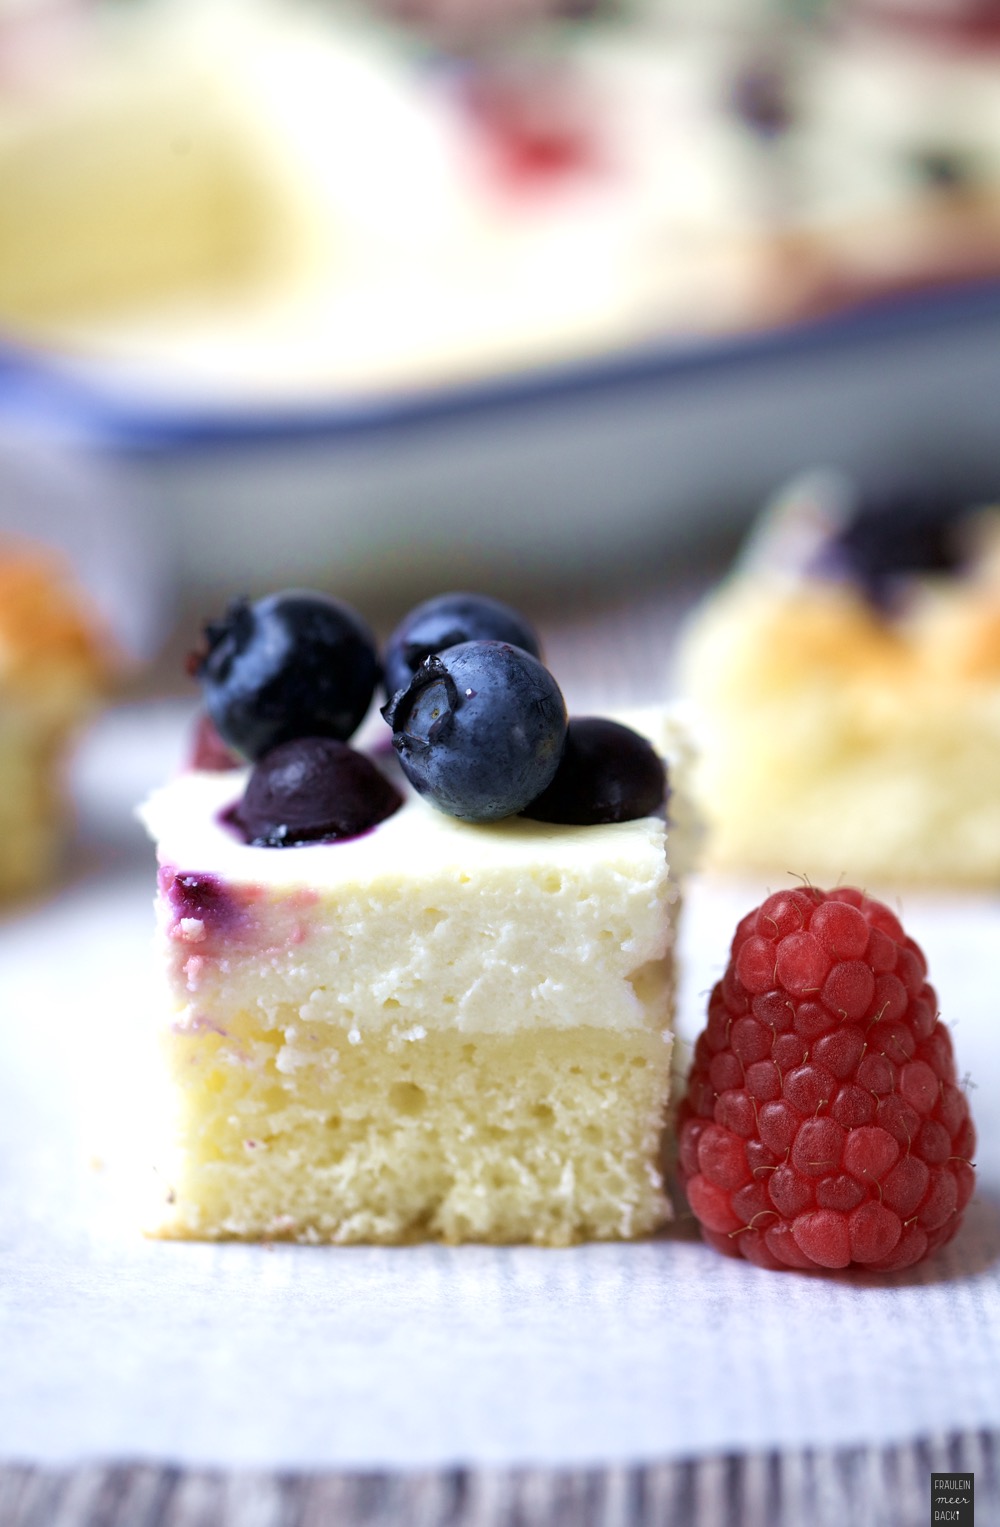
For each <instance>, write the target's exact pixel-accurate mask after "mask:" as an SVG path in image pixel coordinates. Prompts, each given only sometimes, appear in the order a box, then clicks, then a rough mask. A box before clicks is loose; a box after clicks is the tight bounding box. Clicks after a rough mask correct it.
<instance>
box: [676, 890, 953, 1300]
mask: <svg viewBox="0 0 1000 1527" xmlns="http://www.w3.org/2000/svg"><path fill="white" fill-rule="evenodd" d="M926 976H927V962H926V961H925V959H924V956H923V954H922V953H921V951H920V949H919V948H918V946H917V945H916V944H915V943H914V941H913V940H912V939H910V938H907V936H906V934H905V933H904V932H903V929H902V928H901V926H900V924H899V921H898V919H897V918H896V917H895V916H894V914H893V913H892V912H890V910H889V908H888V907H886V906H883V904H882V903H881V902H879V901H873V900H872V899H871V898H869V897H867V896H865V895H863V894H862V892H861V891H856V890H851V889H849V888H843V889H840V890H836V891H829V892H828V891H817V890H813V889H812V888H807V889H803V890H792V891H779V892H777V893H776V894H775V895H773V896H769V897H768V898H767V900H766V901H765V902H763V903H762V905H761V906H759V907H757V908H755V909H754V911H753V912H751V913H749V914H748V916H746V917H744V918H743V920H742V921H741V922H740V924H739V926H738V928H737V930H736V934H735V937H734V938H733V943H732V949H731V951H730V959H729V965H728V967H727V969H726V973H725V975H724V976H723V978H722V980H721V981H720V982H719V983H718V984H717V985H716V987H715V988H714V990H713V992H712V995H711V998H710V999H709V1004H708V1024H707V1026H706V1028H705V1029H704V1031H703V1032H702V1033H701V1035H700V1036H699V1038H698V1042H697V1045H696V1046H695V1052H694V1062H693V1065H692V1068H691V1075H690V1077H689V1079H688V1087H687V1094H686V1096H685V1098H684V1100H683V1102H682V1103H681V1107H680V1113H679V1118H678V1125H679V1161H680V1174H681V1180H682V1182H683V1183H684V1186H685V1188H686V1191H687V1196H688V1202H689V1203H690V1205H691V1208H692V1210H693V1211H694V1214H695V1216H696V1217H697V1219H698V1220H699V1221H700V1223H701V1227H702V1233H703V1234H704V1236H705V1239H706V1240H707V1241H709V1242H711V1244H712V1245H713V1246H715V1247H717V1248H718V1249H719V1250H720V1251H724V1252H726V1253H727V1254H728V1255H729V1256H744V1257H746V1258H747V1260H748V1261H750V1262H755V1263H757V1265H758V1266H760V1267H803V1268H815V1267H847V1266H848V1265H850V1264H855V1265H859V1266H863V1267H866V1268H871V1269H877V1270H878V1271H895V1270H896V1269H898V1268H902V1267H910V1266H912V1265H913V1263H915V1262H919V1261H920V1260H921V1259H922V1258H923V1257H926V1256H929V1255H930V1253H931V1252H933V1251H936V1250H937V1248H938V1247H939V1246H942V1245H943V1244H944V1243H945V1242H946V1241H949V1240H951V1238H952V1236H953V1235H954V1234H955V1232H956V1231H957V1229H958V1227H959V1225H960V1224H961V1221H962V1213H963V1211H964V1209H965V1206H966V1204H967V1203H968V1201H969V1198H970V1196H971V1194H972V1189H973V1186H974V1182H975V1175H974V1172H973V1168H972V1161H971V1157H972V1153H973V1150H974V1148H975V1139H976V1137H975V1130H974V1128H973V1125H972V1119H971V1117H970V1114H969V1105H968V1101H967V1099H966V1096H965V1093H964V1092H963V1091H962V1090H961V1089H960V1087H959V1086H958V1081H957V1077H956V1073H955V1061H954V1056H953V1054H952V1047H951V1036H950V1034H949V1032H948V1030H947V1029H946V1028H945V1027H944V1025H943V1024H942V1023H941V1022H940V1021H939V1019H938V1016H937V996H936V994H935V992H934V989H933V987H931V986H929V985H928V984H927V979H926Z"/></svg>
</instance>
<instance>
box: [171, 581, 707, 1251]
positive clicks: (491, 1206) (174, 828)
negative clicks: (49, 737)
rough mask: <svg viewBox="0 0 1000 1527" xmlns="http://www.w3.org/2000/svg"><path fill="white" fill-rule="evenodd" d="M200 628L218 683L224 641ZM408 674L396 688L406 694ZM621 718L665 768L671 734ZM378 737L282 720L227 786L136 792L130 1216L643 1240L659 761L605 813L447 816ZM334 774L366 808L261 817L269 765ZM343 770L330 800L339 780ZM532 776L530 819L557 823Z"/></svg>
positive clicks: (677, 759) (227, 1224) (660, 1072)
mask: <svg viewBox="0 0 1000 1527" xmlns="http://www.w3.org/2000/svg"><path fill="white" fill-rule="evenodd" d="M245 617H246V619H249V617H248V616H246V612H245V610H244V613H243V614H242V615H240V614H238V615H237V617H236V618H235V619H234V620H233V621H231V623H230V635H231V633H232V631H233V630H234V629H235V628H236V627H237V626H238V625H239V624H240V621H244V625H243V626H240V631H241V632H242V635H241V636H240V640H243V639H244V637H245V636H246V619H245ZM208 629H209V633H210V636H211V639H212V640H213V641H216V642H217V643H219V644H220V650H221V649H222V648H225V649H226V654H227V655H226V662H225V664H224V665H223V666H225V669H226V673H227V675H228V676H229V678H228V679H227V682H229V683H230V684H231V682H232V672H233V668H232V665H231V662H230V659H231V656H232V653H231V650H230V647H229V646H227V643H229V642H230V637H229V636H223V637H220V635H219V633H220V631H221V630H222V629H223V628H221V627H215V628H213V627H209V628H208ZM272 635H273V632H272ZM246 639H247V641H248V642H249V644H250V645H251V646H252V645H253V641H254V639H253V638H250V637H246ZM277 645H279V644H278V643H277V642H271V643H261V644H260V646H259V649H258V650H259V651H260V652H265V650H266V652H270V651H271V650H273V648H274V647H276V646H277ZM482 645H483V646H485V647H489V648H490V649H491V651H492V652H493V653H494V655H496V654H497V653H499V656H500V658H502V659H506V657H507V656H508V655H510V654H512V653H513V654H514V656H515V658H516V661H517V662H518V663H519V664H521V665H522V666H525V665H526V666H529V667H530V668H531V670H532V672H534V670H536V669H537V670H542V665H541V664H540V663H537V662H536V660H535V659H534V658H533V657H531V656H529V655H528V654H527V653H525V652H523V651H518V650H517V649H516V648H513V647H512V646H510V645H508V644H503V643H497V642H493V643H483V644H482ZM476 646H477V644H476V643H472V642H470V643H467V644H465V646H464V647H462V646H458V647H455V648H453V649H451V651H453V652H457V653H461V652H464V651H466V650H467V649H468V648H475V647H476ZM501 648H502V651H500V649H501ZM472 655H473V657H476V655H477V654H476V653H475V652H474V653H473V654H472ZM444 657H445V658H446V659H450V657H451V652H449V653H445V654H444ZM267 660H268V661H269V659H267ZM433 663H434V660H431V659H428V661H427V662H426V663H424V665H423V668H422V669H421V670H420V673H419V674H418V676H417V678H416V679H415V680H414V685H415V686H417V688H418V689H419V693H420V695H421V696H422V697H423V698H422V699H421V702H420V703H421V704H425V705H429V704H431V703H432V702H434V703H435V704H436V700H435V692H434V689H433V685H432V686H431V688H430V690H429V691H428V689H427V674H431V675H432V676H433V673H434V672H437V671H438V670H436V669H434V666H433ZM292 666H293V667H294V666H295V664H294V663H293V665H292ZM296 671H297V672H301V671H302V664H301V663H300V664H299V666H298V668H297V669H296ZM440 671H441V672H443V671H444V669H443V667H442V668H441V670H440ZM456 671H457V670H456ZM421 675H424V676H423V677H421ZM420 685H423V686H424V688H423V689H420V688H419V687H420ZM272 692H273V686H272ZM428 693H429V694H430V699H429V700H428V699H427V696H428ZM464 693H465V695H466V696H468V697H473V687H472V686H471V685H470V686H469V687H468V688H467V689H466V690H465V691H464ZM403 694H404V691H402V690H401V691H400V692H399V694H397V696H396V700H395V701H394V702H393V703H394V705H395V707H396V710H395V712H394V715H395V716H396V724H397V731H396V733H395V734H394V736H395V741H396V746H397V749H399V747H400V737H401V735H402V733H401V731H400V730H399V728H400V727H403V726H406V725H409V726H411V728H412V727H415V726H416V724H417V723H416V722H414V721H413V719H412V718H411V719H410V721H409V722H406V721H402V720H400V719H399V718H400V715H401V710H400V707H401V702H402V696H403ZM299 699H301V695H300V696H299ZM559 703H560V705H561V703H562V702H561V696H560V701H559ZM460 704H461V705H463V706H465V707H466V714H472V715H475V714H477V712H476V701H475V698H469V699H468V701H466V700H465V699H462V700H461V701H460ZM236 708H238V707H236ZM402 708H403V709H405V705H403V706H402ZM387 709H388V708H387ZM434 715H435V717H436V716H437V710H435V711H434ZM224 719H225V718H224ZM230 719H231V718H230ZM479 720H480V721H482V720H483V716H482V714H481V713H479ZM303 724H304V723H302V721H301V718H300V722H299V725H300V727H301V725H303ZM505 724H506V723H505ZM639 724H641V725H642V726H643V727H644V729H645V730H646V732H647V734H648V736H649V737H651V738H652V740H653V743H655V748H656V752H657V753H658V754H659V756H660V757H665V758H666V759H667V760H668V763H669V764H671V765H673V764H675V763H676V764H677V765H678V767H681V766H682V763H681V753H682V746H683V745H682V739H681V737H680V734H679V732H678V731H677V729H676V728H675V727H674V726H673V725H672V724H671V723H670V721H669V720H668V719H667V718H665V717H664V716H662V715H660V714H659V713H650V714H644V715H643V716H642V717H641V719H640V722H639ZM601 725H602V726H605V727H606V726H607V725H608V723H601ZM564 727H565V721H564V719H560V720H559V721H558V728H559V736H560V737H561V736H562V729H563V728H564ZM237 730H239V728H237ZM380 730H381V731H382V734H383V738H384V740H383V742H382V744H381V746H376V748H375V749H374V751H369V752H368V753H367V754H360V753H358V752H357V751H356V750H354V749H351V748H348V747H347V746H346V744H344V743H342V742H338V741H332V740H330V739H317V738H315V737H306V738H304V739H297V740H293V741H291V742H290V743H284V744H278V745H276V746H274V747H264V748H263V749H262V750H261V751H260V756H259V758H258V761H257V764H256V767H255V769H254V770H253V771H252V773H249V774H248V772H247V770H246V769H229V770H219V769H216V770H212V769H205V768H200V769H199V768H195V769H191V770H188V771H187V772H185V773H183V774H182V775H180V776H179V777H178V778H176V779H174V780H173V781H172V782H171V783H169V784H167V785H166V786H165V787H164V788H163V789H161V790H160V791H158V792H157V793H155V794H154V795H153V796H152V798H151V799H150V800H149V801H148V802H147V803H146V805H145V807H144V808H143V812H142V815H143V817H144V820H145V822H146V825H147V827H148V829H149V831H150V833H151V834H152V836H153V837H154V838H155V839H156V842H157V851H158V857H159V865H160V869H159V892H158V898H157V908H158V925H159V935H158V937H159V947H160V952H161V957H162V966H163V970H164V973H165V995H166V1011H165V1014H164V1017H163V1022H162V1050H163V1056H164V1060H165V1081H166V1087H165V1096H166V1104H167V1106H166V1122H165V1126H164V1128H165V1136H164V1147H163V1149H162V1151H161V1155H160V1165H159V1181H160V1186H161V1194H160V1200H161V1201H160V1203H159V1206H158V1210H157V1215H156V1220H155V1224H154V1226H153V1228H154V1229H155V1230H156V1231H158V1232H159V1233H160V1234H163V1235H168V1236H193V1237H221V1238H225V1237H233V1238H246V1239H255V1238H268V1239H270V1238H286V1239H292V1240H300V1241H335V1242H351V1241H369V1242H385V1243H391V1242H407V1241H414V1240H419V1239H430V1238H433V1239H442V1240H445V1241H449V1242H460V1241H468V1240H478V1241H488V1242H512V1241H525V1242H534V1243H537V1244H542V1245H564V1244H567V1243H570V1242H573V1241H578V1240H581V1239H587V1238H612V1237H626V1236H636V1235H641V1234H644V1233H646V1232H649V1231H652V1230H654V1229H655V1228H656V1227H657V1226H658V1225H660V1224H662V1223H663V1221H664V1220H665V1219H666V1218H667V1217H668V1213H669V1211H668V1204H667V1200H666V1197H665V1194H664V1187H663V1179H662V1172H661V1155H660V1152H661V1141H662V1135H663V1130H664V1123H665V1117H666V1108H667V1102H668V1096H669V1088H670V1071H671V1048H672V1016H673V995H674V942H675V935H676V924H677V917H678V911H679V905H680V889H679V871H680V869H681V868H682V861H683V858H684V855H685V854H686V853H687V851H688V845H689V840H690V833H689V830H688V828H687V826H686V824H685V822H684V805H683V792H682V791H680V792H678V791H677V789H676V779H675V778H674V777H673V776H672V777H671V786H672V793H671V796H670V803H671V816H672V820H677V821H678V823H679V825H678V827H677V829H676V837H675V830H674V827H673V826H672V825H671V826H668V822H667V818H666V813H665V811H664V809H663V806H662V801H663V796H664V774H663V769H662V768H661V766H660V764H659V762H656V765H655V767H656V770H657V773H658V776H659V778H658V784H657V787H656V795H657V800H658V801H659V802H660V804H659V805H657V804H656V803H655V802H653V801H652V799H651V798H650V799H649V800H647V801H646V804H645V805H640V806H639V807H637V808H636V809H637V810H639V811H640V812H641V814H639V815H634V816H632V817H631V819H628V820H609V821H603V822H600V823H597V824H590V825H583V824H581V823H579V822H558V821H552V820H544V821H543V820H534V819H530V818H529V817H527V816H525V815H522V814H519V813H517V812H510V813H509V814H506V815H504V816H503V817H502V818H500V819H496V820H482V819H479V820H467V819H463V818H461V817H459V816H457V815H455V814H453V813H452V812H451V811H445V810H441V809H436V808H435V805H434V804H433V802H432V801H431V800H429V799H424V798H422V797H421V794H420V793H419V790H418V789H415V788H414V786H413V785H412V784H411V783H410V781H409V779H408V778H407V776H406V774H405V773H404V769H405V765H406V758H405V754H403V755H401V756H402V757H403V765H404V767H403V768H401V767H400V765H399V763H398V762H397V759H396V757H395V756H394V753H393V749H392V747H391V746H390V745H389V737H390V734H389V733H388V731H385V729H384V728H382V729H380ZM510 730H511V731H512V732H513V733H515V734H516V733H517V731H518V728H517V727H516V726H515V727H512V728H511V729H510ZM618 731H619V732H620V731H621V729H620V728H619V729H618ZM248 735H249V733H248V731H247V728H246V726H245V725H244V726H243V730H242V736H243V738H244V740H246V739H247V737H248ZM629 735H630V736H631V737H632V738H633V739H634V742H635V745H636V747H637V748H638V749H641V750H643V751H644V752H645V754H647V755H649V757H655V755H654V752H653V747H652V746H651V745H650V742H649V741H647V740H646V739H644V738H640V737H639V735H638V733H637V732H636V731H635V730H634V729H632V730H631V731H630V733H629ZM317 760H318V761H317ZM340 764H344V765H345V767H347V768H348V770H349V771H353V773H357V772H358V771H361V773H362V774H364V775H365V777H366V778H369V779H371V780H373V781H375V785H374V786H370V785H365V786H364V788H365V789H366V790H370V789H372V788H374V789H375V790H376V793H377V794H378V797H379V805H378V808H377V811H376V812H375V813H374V814H373V817H374V819H368V818H364V819H361V818H359V819H357V820H353V821H351V822H349V823H348V824H347V825H346V826H345V825H344V824H343V823H341V825H340V826H331V824H330V822H326V823H325V825H322V826H321V827H319V828H317V829H315V831H314V829H313V828H311V827H303V825H302V822H303V818H302V814H301V813H299V814H298V815H297V814H296V813H297V810H298V808H297V805H296V803H295V802H294V801H293V802H292V803H291V804H289V800H288V798H285V799H284V800H283V801H282V802H281V803H280V805H279V806H278V807H277V808H276V807H275V805H274V802H275V799H276V792H277V791H278V786H276V785H275V783H274V782H275V779H276V778H278V777H279V775H280V778H281V780H282V781H284V782H285V783H287V780H288V779H289V778H291V779H293V780H294V781H295V782H296V783H295V789H296V790H299V789H300V786H301V781H302V778H303V777H305V776H308V778H309V781H310V782H309V783H308V789H307V791H306V795H307V796H308V798H309V804H310V806H311V805H312V804H313V796H314V795H315V792H316V791H317V790H323V789H325V788H326V786H325V784H324V783H323V781H327V782H328V781H329V780H330V779H331V778H333V776H334V775H335V774H336V770H337V769H338V768H339V766H340ZM553 768H555V761H554V760H553ZM310 771H313V772H312V773H310ZM365 771H367V773H365ZM675 772H676V771H675ZM548 774H549V775H550V776H551V775H552V769H549V770H548ZM352 777H353V775H352ZM560 777H561V776H560ZM344 778H345V779H346V776H345V777H344ZM317 780H319V783H318V784H317ZM338 780H339V781H340V782H336V781H335V783H334V785H332V786H331V787H330V789H329V791H328V795H329V802H330V803H332V804H329V803H328V806H325V807H324V808H323V809H324V810H328V809H329V810H331V811H333V813H334V814H336V812H337V811H339V810H340V808H341V806H342V804H343V801H344V799H345V798H347V797H348V796H349V795H350V794H351V791H352V790H353V788H354V786H353V784H351V783H350V782H348V783H343V781H342V780H341V779H340V776H338ZM536 786H537V782H536V784H535V785H533V786H532V788H533V789H535V788H536ZM553 790H555V786H554V785H553V786H552V788H551V789H550V790H549V793H548V794H547V795H546V796H545V798H544V802H543V804H542V805H540V806H539V808H538V809H539V810H541V811H544V812H546V813H548V814H549V815H552V814H555V815H558V814H559V812H560V809H561V808H560V806H559V804H558V800H556V802H555V804H554V805H553V804H552V801H553V799H554V797H553V793H552V791H553ZM255 791H256V795H255V794H254V792H255ZM293 793H294V792H293ZM555 794H556V796H558V790H556V791H555ZM262 799H263V800H265V806H264V807H263V808H262V807H261V806H260V802H261V800H262ZM539 800H540V801H541V800H542V797H541V796H539ZM545 803H548V804H545ZM261 811H263V817H262V816H261ZM275 812H276V813H277V818H278V819H280V821H279V825H278V826H274V825H273V824H272V825H268V822H267V817H268V813H271V814H274V813H275ZM574 812H576V804H573V805H572V807H571V809H570V810H569V811H568V813H564V814H570V815H573V814H574ZM359 823H361V824H362V825H361V826H359ZM262 824H263V825H262ZM289 824H291V826H290V825H289ZM323 833H326V834H332V836H329V835H328V836H325V837H324V836H322V835H320V836H319V840H318V841H310V840H309V839H310V837H316V836H317V834H323ZM295 834H298V836H299V841H297V842H296V841H294V837H295ZM668 842H669V846H670V860H668ZM282 845H284V846H282ZM290 845H291V846H290ZM670 861H673V862H670Z"/></svg>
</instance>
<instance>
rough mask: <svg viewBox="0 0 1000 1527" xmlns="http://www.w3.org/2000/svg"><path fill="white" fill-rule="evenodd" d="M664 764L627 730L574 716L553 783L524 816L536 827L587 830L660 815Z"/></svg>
mask: <svg viewBox="0 0 1000 1527" xmlns="http://www.w3.org/2000/svg"><path fill="white" fill-rule="evenodd" d="M666 793H667V774H666V769H665V768H664V766H663V760H662V759H661V758H660V756H659V754H658V753H657V752H656V750H655V749H654V748H653V747H652V746H651V745H650V743H648V742H647V741H646V739H645V737H640V736H639V734H638V732H633V731H632V729H631V727H628V726H622V725H620V723H619V722H617V721H606V720H604V719H603V718H601V717H599V716H574V717H573V718H572V719H571V721H570V723H569V727H568V730H567V732H566V746H565V748H564V749H563V755H562V759H561V760H560V763H559V767H558V769H557V770H556V772H555V776H554V778H553V780H552V783H551V784H550V785H549V786H548V787H547V788H546V789H545V790H543V791H542V793H541V795H539V796H537V797H536V798H535V800H533V801H532V802H531V803H530V805H528V806H526V807H525V809H524V811H523V813H522V815H524V816H526V817H532V818H534V820H535V821H538V822H566V823H575V824H577V825H579V826H591V825H593V824H595V823H598V822H631V821H634V820H635V819H636V818H637V817H648V816H653V815H654V814H655V813H656V812H658V811H660V810H662V808H663V803H664V801H665V799H666Z"/></svg>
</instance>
